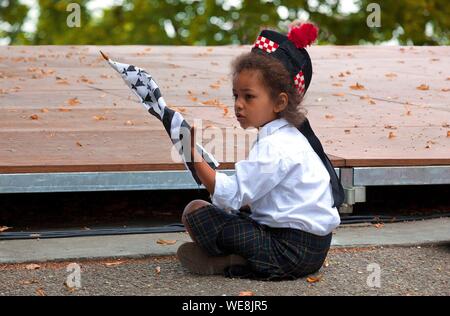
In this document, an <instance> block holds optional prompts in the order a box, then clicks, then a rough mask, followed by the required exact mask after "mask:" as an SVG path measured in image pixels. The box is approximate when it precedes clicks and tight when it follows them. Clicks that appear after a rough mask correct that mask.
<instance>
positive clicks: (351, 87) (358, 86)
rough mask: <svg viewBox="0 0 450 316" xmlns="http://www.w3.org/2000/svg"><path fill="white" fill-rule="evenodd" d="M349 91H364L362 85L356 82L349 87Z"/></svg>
mask: <svg viewBox="0 0 450 316" xmlns="http://www.w3.org/2000/svg"><path fill="white" fill-rule="evenodd" d="M350 89H352V90H364V89H365V88H364V86H363V85H362V84H359V83H358V82H357V83H356V84H354V85H352V86H350Z"/></svg>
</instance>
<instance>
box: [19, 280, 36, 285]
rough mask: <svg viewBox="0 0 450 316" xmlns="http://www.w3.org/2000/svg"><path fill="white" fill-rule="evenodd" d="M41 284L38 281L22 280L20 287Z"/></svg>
mask: <svg viewBox="0 0 450 316" xmlns="http://www.w3.org/2000/svg"><path fill="white" fill-rule="evenodd" d="M36 283H39V282H38V281H37V280H21V281H19V284H20V285H30V284H36Z"/></svg>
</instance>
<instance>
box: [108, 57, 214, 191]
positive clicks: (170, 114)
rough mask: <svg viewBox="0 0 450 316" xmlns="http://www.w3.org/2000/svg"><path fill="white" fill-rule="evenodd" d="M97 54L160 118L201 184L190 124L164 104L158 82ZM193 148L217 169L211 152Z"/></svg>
mask: <svg viewBox="0 0 450 316" xmlns="http://www.w3.org/2000/svg"><path fill="white" fill-rule="evenodd" d="M100 53H101V54H102V56H103V58H105V59H106V60H107V61H108V63H109V64H110V65H111V67H112V68H113V69H115V70H116V71H117V72H118V73H119V74H120V75H121V76H122V79H123V80H124V81H125V83H126V84H127V86H128V87H129V88H131V90H132V91H133V92H134V93H135V94H136V95H137V96H138V97H139V99H140V101H141V103H142V104H143V106H144V107H145V109H146V110H147V111H148V112H149V113H150V114H152V115H154V116H155V117H157V118H158V119H159V120H161V122H162V123H163V125H164V128H165V129H166V131H167V133H168V134H169V136H170V139H171V140H172V143H173V145H174V146H175V148H176V149H177V151H178V153H179V154H180V155H181V157H182V158H183V162H184V164H185V166H186V168H187V169H189V170H190V171H191V173H192V176H193V177H194V179H195V181H196V182H197V184H201V181H200V179H199V178H198V176H197V173H196V171H195V168H194V166H193V163H192V161H191V152H190V151H191V146H190V130H191V127H190V126H189V124H188V123H187V122H186V120H185V119H184V118H183V116H182V115H181V114H180V113H179V112H176V111H174V110H172V109H170V108H169V107H168V106H167V105H166V102H165V101H164V98H163V97H162V95H161V91H160V89H159V87H158V85H157V84H156V82H155V80H153V78H152V76H151V75H150V74H149V73H148V72H146V71H145V70H143V69H141V68H139V67H136V66H133V65H128V64H122V63H118V62H116V61H113V60H111V59H109V57H108V56H106V55H105V54H104V53H102V52H100ZM196 149H197V151H198V152H199V154H201V155H202V157H203V158H204V159H205V161H206V162H207V163H208V164H209V165H210V166H211V167H212V168H213V169H217V167H218V166H219V163H218V162H217V160H216V159H215V158H214V157H213V156H212V155H211V154H210V153H208V152H207V151H206V150H205V149H204V148H203V147H202V146H201V145H200V144H198V143H196Z"/></svg>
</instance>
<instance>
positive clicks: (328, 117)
mask: <svg viewBox="0 0 450 316" xmlns="http://www.w3.org/2000/svg"><path fill="white" fill-rule="evenodd" d="M325 118H326V119H333V118H334V115H331V114H325Z"/></svg>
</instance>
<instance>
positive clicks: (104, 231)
mask: <svg viewBox="0 0 450 316" xmlns="http://www.w3.org/2000/svg"><path fill="white" fill-rule="evenodd" d="M442 217H450V213H442V214H434V215H427V216H388V215H367V216H358V215H355V216H352V215H349V216H345V217H342V218H341V225H346V224H363V223H371V224H375V223H398V222H408V221H419V220H427V219H434V218H442ZM175 232H185V228H184V226H183V224H181V223H175V224H171V225H167V226H159V227H128V228H93V229H89V230H86V229H83V230H64V231H38V232H3V233H0V240H14V239H47V238H69V237H92V236H114V235H132V234H155V233H175Z"/></svg>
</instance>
